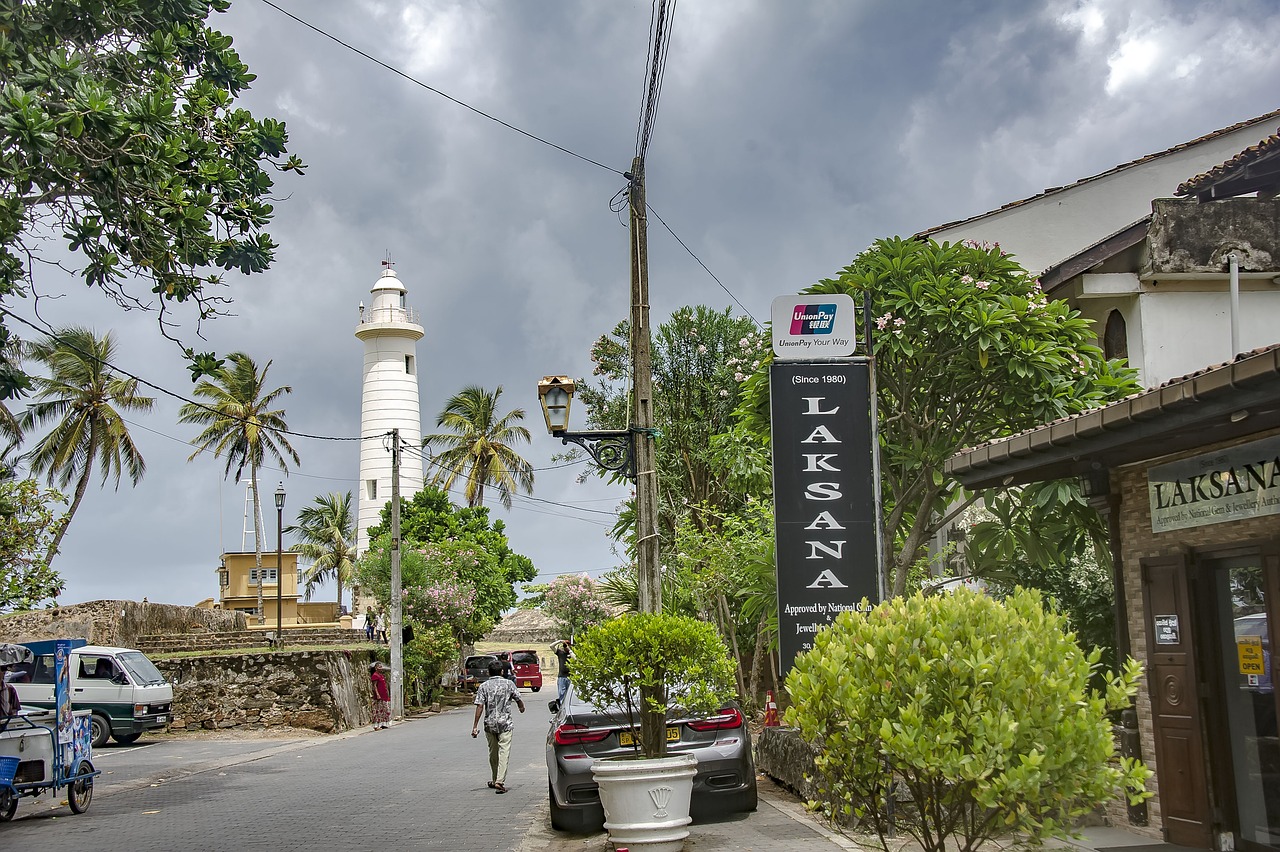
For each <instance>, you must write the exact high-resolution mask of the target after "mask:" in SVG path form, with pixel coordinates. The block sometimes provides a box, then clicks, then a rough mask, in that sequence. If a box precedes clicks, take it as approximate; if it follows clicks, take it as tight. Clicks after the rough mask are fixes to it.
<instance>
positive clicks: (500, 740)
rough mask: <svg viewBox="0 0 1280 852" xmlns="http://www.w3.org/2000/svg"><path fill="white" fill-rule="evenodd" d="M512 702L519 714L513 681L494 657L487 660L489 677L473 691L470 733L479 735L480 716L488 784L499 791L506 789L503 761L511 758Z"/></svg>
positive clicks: (517, 696) (521, 708)
mask: <svg viewBox="0 0 1280 852" xmlns="http://www.w3.org/2000/svg"><path fill="white" fill-rule="evenodd" d="M512 701H515V703H516V705H517V706H518V707H519V708H520V712H521V713H523V712H524V702H523V701H521V700H520V691H519V690H517V689H516V685H515V684H514V683H512V682H511V681H509V680H507V679H506V678H504V677H502V663H501V662H500V661H498V660H496V659H495V660H493V661H492V662H490V663H489V679H488V680H486V681H485V682H484V683H482V684H480V688H479V689H478V690H476V716H475V719H474V720H472V722H471V736H472V738H474V737H476V736H478V735H479V733H480V719H481V717H482V716H483V717H484V736H485V739H486V740H488V741H489V771H490V773H491V774H492V776H493V780H491V781H490V782H489V787H490V789H493V790H496V791H498V792H499V793H505V792H507V783H506V782H507V763H508V762H509V761H510V759H511V731H512V729H513V728H514V727H515V724H514V723H513V722H512V720H511V702H512Z"/></svg>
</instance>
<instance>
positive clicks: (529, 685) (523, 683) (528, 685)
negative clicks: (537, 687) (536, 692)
mask: <svg viewBox="0 0 1280 852" xmlns="http://www.w3.org/2000/svg"><path fill="white" fill-rule="evenodd" d="M520 685H521V686H527V687H529V688H530V689H533V681H531V680H526V681H522V682H521V683H520Z"/></svg>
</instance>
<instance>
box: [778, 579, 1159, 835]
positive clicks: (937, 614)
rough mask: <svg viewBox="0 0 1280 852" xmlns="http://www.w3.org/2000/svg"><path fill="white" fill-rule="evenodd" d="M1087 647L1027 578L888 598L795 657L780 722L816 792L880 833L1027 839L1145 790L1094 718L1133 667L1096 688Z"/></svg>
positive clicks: (1131, 685) (1129, 689) (1121, 694)
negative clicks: (1002, 586) (794, 731)
mask: <svg viewBox="0 0 1280 852" xmlns="http://www.w3.org/2000/svg"><path fill="white" fill-rule="evenodd" d="M1098 659H1099V652H1097V651H1094V652H1093V653H1092V654H1089V655H1088V656H1086V655H1085V653H1084V652H1083V651H1082V650H1081V649H1080V646H1079V645H1078V644H1077V643H1076V641H1075V638H1074V636H1073V635H1072V633H1071V632H1070V631H1069V630H1068V629H1067V626H1066V619H1065V617H1064V616H1062V615H1060V614H1058V613H1056V612H1053V611H1052V610H1046V609H1045V607H1044V605H1043V603H1042V600H1041V597H1040V594H1039V592H1036V591H1029V590H1025V589H1017V590H1016V591H1015V592H1014V594H1012V595H1011V596H1009V597H1008V598H1006V599H1004V600H1003V601H997V600H994V599H993V598H990V597H988V596H986V595H983V594H980V593H977V592H971V591H968V590H965V589H960V590H957V591H955V592H953V593H950V594H943V595H935V596H925V595H922V594H917V595H914V596H912V597H909V598H894V599H893V600H890V601H887V602H885V603H883V604H880V605H879V606H877V607H876V608H875V609H874V610H872V611H870V612H858V613H854V612H848V613H842V614H841V615H840V616H839V617H838V618H837V619H836V621H835V623H834V624H833V625H831V626H830V627H829V628H827V629H826V630H823V631H822V632H820V633H818V635H817V636H816V637H815V640H814V647H813V650H811V651H809V652H806V653H805V654H802V655H800V656H799V657H797V658H796V662H795V666H794V667H793V668H792V670H791V673H790V675H789V676H788V677H787V691H788V692H789V693H790V697H791V700H792V702H793V703H792V706H791V707H790V708H788V710H787V712H786V716H785V723H786V724H788V725H792V726H794V727H796V728H798V729H799V731H800V734H801V736H802V737H803V738H804V739H805V740H806V741H808V742H810V743H812V744H814V745H815V746H816V747H817V756H816V758H815V768H816V769H817V778H816V779H815V780H816V783H817V787H818V790H819V793H820V795H821V796H822V797H823V798H824V799H825V800H826V801H828V802H830V803H832V804H833V806H834V807H836V808H839V809H840V810H842V811H843V814H841V816H855V817H857V818H858V819H860V820H861V821H862V822H863V824H865V825H868V826H869V827H870V828H871V829H873V830H874V831H876V832H877V834H879V836H880V840H881V844H882V845H883V844H884V838H885V835H886V834H887V833H888V832H889V831H890V829H893V828H896V829H897V830H899V831H904V832H906V833H907V834H910V835H911V836H912V837H914V838H915V839H916V840H917V841H918V842H919V843H920V845H921V846H922V847H923V848H924V850H925V852H944V850H946V849H958V850H959V852H973V850H975V849H976V848H977V847H978V846H979V845H980V844H982V843H984V842H985V841H988V840H993V839H996V838H999V837H1002V836H1009V835H1015V834H1020V835H1024V836H1025V837H1026V838H1027V840H1028V841H1030V842H1031V843H1038V842H1040V841H1042V840H1044V839H1045V838H1048V837H1058V836H1065V835H1067V834H1069V833H1070V831H1071V830H1072V824H1073V822H1074V820H1075V819H1076V818H1078V817H1080V816H1082V815H1084V814H1086V813H1088V812H1090V811H1091V810H1092V809H1093V808H1095V807H1096V806H1097V805H1099V804H1102V803H1103V802H1106V801H1107V800H1109V799H1111V798H1113V797H1115V796H1117V795H1119V794H1121V793H1127V794H1128V796H1129V797H1130V799H1131V800H1132V801H1139V800H1141V799H1144V798H1146V797H1148V796H1149V795H1150V793H1148V792H1146V790H1145V784H1146V781H1147V779H1148V778H1150V776H1151V772H1150V771H1149V770H1148V769H1147V768H1146V767H1145V766H1143V765H1142V764H1141V763H1140V762H1137V761H1134V760H1132V759H1131V758H1124V759H1121V758H1119V757H1118V756H1117V754H1116V747H1115V739H1114V737H1113V735H1112V730H1111V723H1110V720H1109V719H1108V716H1107V713H1108V711H1109V710H1111V709H1115V708H1117V707H1122V706H1127V705H1128V701H1129V699H1130V698H1131V697H1132V695H1133V694H1134V693H1135V692H1136V689H1137V681H1138V678H1139V676H1140V671H1141V669H1140V666H1139V665H1138V663H1136V662H1134V661H1133V660H1129V661H1128V663H1127V664H1126V665H1125V667H1124V669H1123V671H1122V672H1121V673H1120V674H1119V675H1110V674H1108V675H1107V676H1106V677H1105V682H1106V688H1105V690H1103V691H1101V692H1100V691H1097V690H1093V689H1090V687H1089V677H1090V674H1091V672H1093V670H1094V669H1095V667H1097V665H1098Z"/></svg>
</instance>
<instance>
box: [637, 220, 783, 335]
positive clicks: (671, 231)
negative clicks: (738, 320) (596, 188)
mask: <svg viewBox="0 0 1280 852" xmlns="http://www.w3.org/2000/svg"><path fill="white" fill-rule="evenodd" d="M645 206H646V207H648V208H649V212H650V213H652V214H653V216H654V218H655V219H657V220H658V221H659V222H661V223H662V227H664V228H666V229H667V233H668V234H670V235H671V236H673V237H675V238H676V242H678V243H679V244H680V247H681V248H683V249H684V250H685V251H687V252H688V253H689V257H691V258H693V259H694V260H696V261H698V265H699V266H701V267H702V268H703V269H704V270H706V273H707V274H708V275H710V276H711V278H712V280H714V281H715V282H716V283H717V284H719V285H720V289H721V290H723V291H725V292H726V293H728V294H729V298H730V299H733V301H734V304H736V305H737V306H738V307H740V308H742V312H743V313H744V314H746V315H747V316H748V317H750V318H751V321H752V322H753V323H755V324H756V328H758V329H761V330H763V329H764V326H762V325H761V324H760V320H758V319H756V318H755V316H754V315H753V314H752V313H751V311H749V310H747V306H746V305H744V304H742V300H741V299H739V298H738V297H737V296H735V295H733V291H732V290H730V289H729V288H728V287H726V286H724V282H723V281H721V280H720V279H719V278H717V277H716V274H715V273H714V272H712V271H711V270H710V269H708V268H707V265H706V264H705V263H703V262H702V258H700V257H698V256H697V255H696V254H694V253H693V249H691V248H689V247H688V246H687V245H685V242H684V240H682V239H680V237H679V235H678V234H676V232H675V231H673V230H671V226H670V225H668V224H667V222H666V220H665V219H663V218H662V217H661V216H659V215H658V211H657V210H654V209H653V205H651V204H648V203H646V204H645Z"/></svg>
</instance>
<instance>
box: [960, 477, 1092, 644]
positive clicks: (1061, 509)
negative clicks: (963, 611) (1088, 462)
mask: <svg viewBox="0 0 1280 852" xmlns="http://www.w3.org/2000/svg"><path fill="white" fill-rule="evenodd" d="M974 508H975V510H977V511H978V515H979V518H980V519H979V520H978V521H977V522H976V523H974V524H972V525H970V526H969V528H968V542H967V546H966V548H965V556H966V558H967V559H968V562H969V568H970V571H971V572H972V573H973V574H974V575H975V576H979V577H982V578H983V579H985V580H988V581H989V582H990V583H991V587H992V589H993V590H994V591H996V592H997V593H998V594H1003V593H1008V592H1009V591H1011V590H1012V589H1013V588H1014V587H1015V586H1024V587H1026V588H1033V589H1039V590H1040V591H1041V592H1043V593H1044V594H1045V596H1046V597H1048V598H1051V599H1052V600H1053V602H1054V603H1055V605H1056V606H1057V607H1058V608H1059V609H1060V610H1061V612H1062V613H1063V614H1064V615H1065V616H1066V617H1067V621H1068V623H1069V624H1070V626H1071V629H1072V631H1074V633H1075V635H1076V638H1077V640H1078V641H1079V642H1080V645H1081V647H1082V648H1084V650H1085V651H1086V652H1088V651H1089V650H1091V649H1093V648H1098V649H1100V650H1101V651H1102V663H1103V665H1104V666H1105V667H1107V668H1115V666H1116V647H1115V610H1114V605H1115V587H1114V585H1113V583H1112V577H1111V567H1112V563H1111V551H1110V548H1109V540H1108V531H1107V525H1106V523H1105V522H1104V521H1103V519H1102V517H1101V516H1100V515H1099V514H1098V512H1097V510H1095V509H1094V508H1092V507H1091V506H1089V505H1088V503H1087V502H1086V501H1085V499H1084V497H1082V496H1081V494H1080V489H1079V486H1078V485H1077V484H1076V483H1074V482H1069V481H1062V482H1046V483H1038V484H1035V485H1028V486H1026V487H1025V488H1011V489H1006V490H1004V491H1000V492H996V493H991V494H988V495H987V498H986V500H985V501H984V504H983V506H982V508H981V509H978V507H974Z"/></svg>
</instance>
